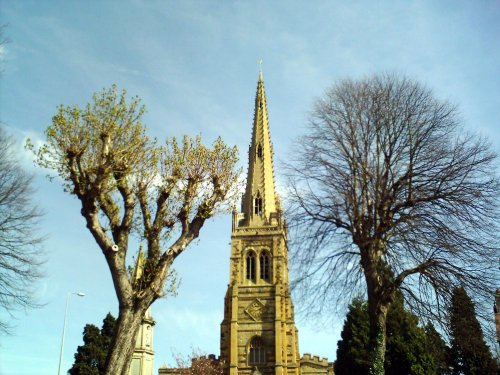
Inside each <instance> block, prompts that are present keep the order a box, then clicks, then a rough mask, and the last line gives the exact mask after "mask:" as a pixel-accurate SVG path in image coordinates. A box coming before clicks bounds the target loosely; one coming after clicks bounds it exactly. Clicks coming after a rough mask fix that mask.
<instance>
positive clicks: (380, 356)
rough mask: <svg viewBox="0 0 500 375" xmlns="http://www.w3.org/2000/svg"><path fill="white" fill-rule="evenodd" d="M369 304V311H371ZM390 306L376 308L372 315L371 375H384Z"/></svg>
mask: <svg viewBox="0 0 500 375" xmlns="http://www.w3.org/2000/svg"><path fill="white" fill-rule="evenodd" d="M370 309H371V307H370V303H368V311H370ZM387 310H388V306H380V305H378V306H376V307H375V311H373V312H372V313H370V346H369V347H370V358H369V361H370V362H369V364H370V375H384V374H385V370H384V361H385V346H386V319H387Z"/></svg>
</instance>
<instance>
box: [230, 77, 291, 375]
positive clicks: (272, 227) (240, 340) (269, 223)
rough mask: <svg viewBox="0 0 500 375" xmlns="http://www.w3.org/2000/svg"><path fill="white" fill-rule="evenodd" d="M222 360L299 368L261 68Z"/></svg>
mask: <svg viewBox="0 0 500 375" xmlns="http://www.w3.org/2000/svg"><path fill="white" fill-rule="evenodd" d="M221 361H223V363H224V366H225V373H226V374H227V375H241V374H262V375H271V374H276V375H292V374H293V375H299V374H300V357H299V348H298V334H297V328H296V327H295V322H294V311H293V304H292V299H291V296H290V287H289V281H288V248H287V227H286V224H285V222H284V220H283V216H282V211H281V207H280V202H279V199H278V196H277V195H276V191H275V188H274V169H273V146H272V144H271V139H270V134H269V123H268V116H267V103H266V95H265V91H264V81H263V79H262V72H260V73H259V81H258V84H257V94H256V97H255V112H254V121H253V130H252V141H251V144H250V148H249V165H248V176H247V185H246V191H245V193H244V195H243V199H242V202H241V212H240V213H238V212H236V211H234V212H233V224H232V234H231V260H230V276H229V286H228V289H227V292H226V296H225V300H224V320H223V321H222V323H221Z"/></svg>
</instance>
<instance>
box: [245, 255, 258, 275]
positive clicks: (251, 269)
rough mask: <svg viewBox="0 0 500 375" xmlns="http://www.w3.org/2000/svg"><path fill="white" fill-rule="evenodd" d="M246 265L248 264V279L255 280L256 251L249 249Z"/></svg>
mask: <svg viewBox="0 0 500 375" xmlns="http://www.w3.org/2000/svg"><path fill="white" fill-rule="evenodd" d="M246 266H247V269H246V271H247V274H246V277H247V280H252V281H255V266H256V264H255V253H254V252H253V251H249V252H248V254H247V258H246Z"/></svg>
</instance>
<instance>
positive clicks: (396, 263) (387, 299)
mask: <svg viewBox="0 0 500 375" xmlns="http://www.w3.org/2000/svg"><path fill="white" fill-rule="evenodd" d="M298 145H299V149H298V150H296V152H295V153H294V156H293V159H294V160H293V161H292V166H290V169H289V172H290V175H291V177H292V179H291V184H290V185H291V187H292V189H291V192H290V199H291V201H292V205H291V206H292V207H291V210H290V216H289V217H290V218H291V220H292V227H291V228H292V229H295V230H294V232H292V235H293V237H294V238H295V239H296V240H297V241H296V243H297V244H298V245H297V246H295V247H294V255H295V257H294V259H295V260H296V262H297V263H296V264H297V265H298V266H299V267H297V268H298V271H299V272H300V273H301V275H300V277H299V280H302V281H305V282H303V283H302V285H303V286H304V288H305V289H304V291H305V293H304V295H305V296H307V297H309V298H311V299H312V300H314V301H315V303H314V304H311V306H318V301H323V302H325V303H326V306H337V305H338V304H339V301H338V298H339V296H340V298H342V299H345V297H346V296H351V295H352V293H353V292H354V293H360V292H363V293H364V292H365V291H366V293H367V297H368V311H369V317H370V347H371V360H370V361H371V371H372V373H375V374H380V373H383V363H384V353H385V345H386V342H385V337H386V335H385V330H386V316H387V311H388V309H389V307H390V305H391V303H392V302H393V300H394V298H395V296H396V294H397V293H398V291H401V292H402V293H403V295H404V298H405V301H406V302H407V304H408V305H409V306H410V307H411V308H412V309H413V310H414V311H415V312H418V313H419V314H420V315H421V316H425V317H429V318H434V319H439V320H441V321H443V320H444V319H443V307H444V306H446V305H447V304H448V303H449V301H450V297H451V291H452V290H453V286H454V285H459V284H461V283H462V284H464V285H467V287H468V288H469V289H470V290H471V291H473V292H474V296H475V298H478V299H481V298H483V299H484V300H486V299H488V298H490V293H491V290H494V281H495V280H498V273H497V272H498V271H497V270H496V269H495V267H496V266H495V264H497V263H496V258H497V254H498V247H499V242H500V241H499V237H498V233H499V232H500V231H499V228H498V219H497V218H498V192H499V191H500V185H499V180H498V178H497V176H496V170H495V164H494V163H495V160H496V154H495V153H494V152H492V151H491V149H490V146H489V144H488V142H487V141H486V140H485V139H482V138H480V137H477V136H474V135H471V134H467V133H466V132H464V131H463V129H462V127H461V121H460V118H459V116H458V114H457V110H456V108H455V107H454V106H452V105H450V104H449V103H448V102H443V101H440V100H437V99H436V98H435V97H434V95H433V93H432V92H431V91H430V90H429V89H427V88H425V87H423V86H422V85H420V84H419V83H417V82H414V81H411V80H409V79H407V78H404V77H403V78H402V77H398V76H395V75H376V76H373V77H370V78H367V79H363V80H359V81H352V80H344V81H341V82H339V83H338V84H336V85H334V86H333V87H332V88H331V89H330V90H328V91H327V92H326V94H325V95H324V97H323V98H321V99H319V100H318V101H317V102H316V105H315V107H314V109H313V111H312V113H311V117H310V123H309V127H308V129H307V133H306V135H304V136H303V137H302V138H300V139H299V141H298ZM292 248H293V247H292ZM307 286H311V287H310V288H307ZM365 288H366V289H365ZM342 302H344V301H342ZM488 304H489V303H488Z"/></svg>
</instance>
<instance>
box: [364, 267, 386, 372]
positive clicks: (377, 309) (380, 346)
mask: <svg viewBox="0 0 500 375" xmlns="http://www.w3.org/2000/svg"><path fill="white" fill-rule="evenodd" d="M383 277H384V275H383V272H377V267H374V266H373V264H371V265H370V266H368V267H366V268H365V279H366V286H367V294H368V316H369V318H370V341H369V353H370V358H369V366H370V375H384V374H385V370H384V361H385V346H386V319H387V311H388V309H389V306H390V303H391V300H390V299H389V298H388V296H387V293H386V291H385V292H384V285H383V283H382V282H381V281H382V279H383Z"/></svg>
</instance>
